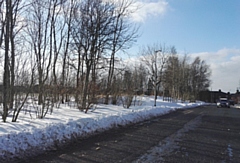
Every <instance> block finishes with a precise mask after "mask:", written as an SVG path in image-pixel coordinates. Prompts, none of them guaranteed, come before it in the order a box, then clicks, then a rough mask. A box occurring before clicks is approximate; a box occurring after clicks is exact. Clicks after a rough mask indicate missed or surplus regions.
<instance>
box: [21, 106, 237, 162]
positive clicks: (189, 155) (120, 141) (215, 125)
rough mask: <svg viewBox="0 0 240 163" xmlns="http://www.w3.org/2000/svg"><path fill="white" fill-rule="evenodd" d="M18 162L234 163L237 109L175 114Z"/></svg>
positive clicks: (208, 108) (197, 109)
mask: <svg viewBox="0 0 240 163" xmlns="http://www.w3.org/2000/svg"><path fill="white" fill-rule="evenodd" d="M19 162H34V163H38V162H51V163H54V162H56V163H76V162H80V163H85V162H86V163H97V162H102V163H108V162H109V163H111V162H112V163H116V162H124V163H128V162H151V163H152V162H186V163H188V162H189V163H192V162H240V109H237V108H217V107H216V106H201V107H198V108H193V109H187V110H178V111H175V112H172V113H170V114H167V115H163V116H160V117H157V118H154V119H151V120H148V121H144V122H141V123H138V124H131V125H128V126H126V127H118V128H116V129H111V130H109V131H106V132H103V133H100V134H97V135H95V136H91V137H89V138H85V139H78V140H74V141H73V142H72V143H70V144H68V145H65V146H64V147H61V149H56V150H53V151H50V152H46V153H44V154H42V155H39V156H37V157H34V158H27V159H25V160H19Z"/></svg>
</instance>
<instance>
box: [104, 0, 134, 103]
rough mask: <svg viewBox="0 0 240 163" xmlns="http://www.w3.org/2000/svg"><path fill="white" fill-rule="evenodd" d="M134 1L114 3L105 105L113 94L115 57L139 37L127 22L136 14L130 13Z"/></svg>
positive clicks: (131, 24)
mask: <svg viewBox="0 0 240 163" xmlns="http://www.w3.org/2000/svg"><path fill="white" fill-rule="evenodd" d="M133 4H134V3H133V1H132V0H130V1H129V0H117V1H114V5H115V10H114V13H113V14H114V15H112V17H113V33H112V39H111V41H110V43H111V44H110V45H111V46H110V48H109V50H110V59H109V68H108V78H107V88H106V93H105V94H106V95H105V96H106V97H105V104H108V98H109V95H110V94H111V85H112V79H113V76H114V69H115V60H116V58H115V56H116V53H117V52H118V51H120V50H121V51H124V50H126V49H128V48H129V47H131V45H132V43H133V42H134V41H135V40H136V38H137V37H138V35H137V31H138V27H137V26H136V25H135V24H133V23H129V21H127V19H128V17H129V15H130V14H131V13H132V12H134V11H130V10H129V8H130V7H131V6H132V5H133Z"/></svg>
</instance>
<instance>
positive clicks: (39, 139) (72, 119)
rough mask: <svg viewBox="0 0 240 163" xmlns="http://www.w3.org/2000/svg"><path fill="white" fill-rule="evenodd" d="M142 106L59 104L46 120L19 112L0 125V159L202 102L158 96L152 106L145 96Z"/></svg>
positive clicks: (28, 152) (59, 143)
mask: <svg viewBox="0 0 240 163" xmlns="http://www.w3.org/2000/svg"><path fill="white" fill-rule="evenodd" d="M141 100H142V105H141V106H132V107H130V109H124V108H123V107H122V106H115V105H98V106H97V109H96V110H94V111H93V112H91V111H89V112H88V113H87V114H85V113H83V112H80V111H78V110H77V109H74V108H70V107H68V106H65V105H62V106H61V107H60V108H58V109H57V108H55V109H54V112H53V114H51V115H47V117H46V118H45V119H37V118H32V116H30V115H29V114H26V113H25V114H24V113H21V115H20V117H19V121H18V122H17V123H12V122H8V123H2V124H1V127H0V151H1V152H0V158H1V159H3V160H6V159H12V158H17V157H26V156H31V155H32V154H33V153H35V154H39V152H43V151H45V150H51V149H54V148H55V147H57V146H59V145H61V144H64V143H66V142H67V141H70V140H71V139H72V138H77V137H85V136H89V135H92V134H94V133H97V132H102V131H105V130H107V129H110V128H113V127H116V126H118V125H127V124H129V123H136V122H139V121H143V120H146V119H149V118H151V117H154V116H159V115H163V114H167V113H169V112H171V111H174V110H176V109H179V108H190V107H195V106H198V105H201V104H202V103H169V102H164V101H161V99H159V100H158V101H157V107H152V106H151V105H152V104H153V102H152V101H153V98H149V97H144V98H143V99H141Z"/></svg>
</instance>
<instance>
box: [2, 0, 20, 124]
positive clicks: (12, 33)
mask: <svg viewBox="0 0 240 163" xmlns="http://www.w3.org/2000/svg"><path fill="white" fill-rule="evenodd" d="M20 2H21V0H6V1H5V19H4V18H3V17H2V21H1V22H2V31H1V32H3V33H1V41H0V45H2V43H3V42H2V39H3V36H4V51H5V55H4V58H5V59H4V77H3V108H4V109H3V114H2V118H3V121H4V122H6V118H7V115H8V110H9V109H12V108H13V102H14V82H15V74H14V72H15V37H16V34H17V33H18V31H19V30H20V29H21V27H18V29H16V26H17V25H16V24H17V16H18V12H19V5H20ZM0 5H1V6H0V7H2V5H3V6H4V1H1V2H0ZM1 9H2V8H1ZM3 15H4V14H3V13H2V16H3Z"/></svg>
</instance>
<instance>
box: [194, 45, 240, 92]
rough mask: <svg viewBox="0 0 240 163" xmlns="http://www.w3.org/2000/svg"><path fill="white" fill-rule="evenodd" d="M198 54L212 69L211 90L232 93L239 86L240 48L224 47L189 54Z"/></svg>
mask: <svg viewBox="0 0 240 163" xmlns="http://www.w3.org/2000/svg"><path fill="white" fill-rule="evenodd" d="M196 56H199V57H200V58H201V59H203V60H205V61H206V62H207V64H209V65H210V67H211V70H212V77H211V79H212V85H211V88H212V90H215V91H216V90H218V89H221V90H222V91H224V92H232V93H234V92H235V91H236V89H237V87H240V85H239V84H240V83H239V82H240V49H228V48H224V49H221V50H219V51H217V52H202V53H194V54H190V57H196Z"/></svg>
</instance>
